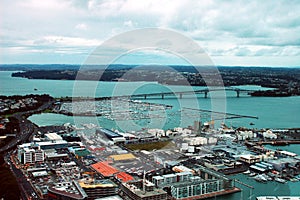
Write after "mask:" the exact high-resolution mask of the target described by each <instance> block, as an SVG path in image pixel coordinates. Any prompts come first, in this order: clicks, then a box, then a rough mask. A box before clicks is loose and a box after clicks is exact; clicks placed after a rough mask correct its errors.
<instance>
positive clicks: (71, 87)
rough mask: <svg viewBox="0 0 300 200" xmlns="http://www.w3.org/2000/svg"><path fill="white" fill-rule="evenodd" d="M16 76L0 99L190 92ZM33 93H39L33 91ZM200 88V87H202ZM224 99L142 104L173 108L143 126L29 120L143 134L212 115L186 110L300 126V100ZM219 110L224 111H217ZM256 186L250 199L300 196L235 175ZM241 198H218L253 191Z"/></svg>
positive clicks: (4, 76)
mask: <svg viewBox="0 0 300 200" xmlns="http://www.w3.org/2000/svg"><path fill="white" fill-rule="evenodd" d="M11 73H12V72H2V71H1V72H0V95H26V94H44V93H46V94H50V95H52V96H54V97H61V96H111V95H123V94H134V93H151V92H161V91H181V90H186V91H188V90H191V87H187V86H164V85H160V84H157V83H153V82H135V83H124V82H121V83H120V82H118V83H116V82H93V81H78V82H75V81H69V80H29V79H23V78H12V77H11V76H10V75H11ZM34 88H36V89H37V90H36V91H35V90H34ZM198 88H201V87H198ZM242 88H247V89H253V88H255V89H262V88H260V87H258V86H242ZM225 95H226V98H224V94H222V93H217V92H216V94H212V96H213V100H212V99H211V98H203V94H198V95H196V96H195V95H185V96H184V98H182V99H179V98H176V97H165V99H161V98H148V99H146V100H144V99H141V100H143V101H148V102H152V103H163V104H169V105H172V106H173V109H172V110H170V111H166V112H162V113H161V115H162V116H163V117H165V118H161V119H151V120H150V121H149V120H140V121H118V122H115V121H111V120H108V119H103V118H93V117H74V118H73V117H69V116H64V115H57V114H41V115H33V116H31V117H30V118H29V119H30V120H31V121H33V122H34V123H36V124H38V125H41V126H45V125H53V124H63V123H68V122H69V123H75V124H77V125H80V124H82V123H95V124H98V125H100V126H102V127H106V128H116V129H122V130H139V129H141V128H142V127H150V128H164V129H167V128H173V127H176V126H188V125H192V124H193V121H194V120H199V117H201V119H202V121H209V120H210V118H211V116H210V115H202V116H199V114H196V115H192V116H191V115H189V114H192V112H191V111H186V112H185V115H182V114H181V113H179V112H178V110H180V109H181V108H183V107H189V108H200V109H208V110H215V111H226V112H228V113H236V114H241V115H251V116H257V117H258V118H259V119H248V118H240V119H234V120H226V123H227V124H228V125H232V126H246V127H251V126H250V125H249V123H254V124H255V125H254V126H253V128H289V127H300V97H299V96H295V97H282V98H269V97H250V96H247V95H245V94H242V95H241V97H240V98H236V94H235V92H226V93H225ZM218 109H220V110H218ZM284 148H285V150H288V151H292V152H295V153H298V154H300V152H299V150H300V148H299V146H298V145H290V146H286V147H284ZM235 177H236V178H237V179H239V180H242V181H244V182H245V183H248V184H250V185H253V186H254V187H255V189H254V191H253V194H255V195H254V196H253V197H252V199H255V198H254V197H255V196H257V195H300V183H299V182H297V183H291V182H289V183H287V184H280V183H276V182H270V183H267V184H261V183H257V182H255V181H254V180H253V179H251V178H248V177H247V176H245V175H237V176H235ZM240 187H241V188H242V189H243V192H242V193H237V194H233V195H228V196H224V197H219V198H217V199H233V200H238V199H250V198H249V194H250V190H249V189H247V188H245V187H243V186H240Z"/></svg>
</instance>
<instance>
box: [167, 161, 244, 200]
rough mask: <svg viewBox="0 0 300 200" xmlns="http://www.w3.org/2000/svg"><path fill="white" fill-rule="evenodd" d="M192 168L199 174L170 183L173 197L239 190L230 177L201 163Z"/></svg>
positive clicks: (200, 195)
mask: <svg viewBox="0 0 300 200" xmlns="http://www.w3.org/2000/svg"><path fill="white" fill-rule="evenodd" d="M194 170H195V172H196V173H197V174H198V175H199V176H188V177H186V178H185V179H183V180H179V181H177V182H175V183H172V184H170V187H169V188H170V193H171V196H172V197H173V198H174V199H184V200H188V199H205V198H210V197H215V196H220V195H224V194H230V193H233V192H238V191H240V189H238V188H236V187H234V182H233V180H232V179H230V178H228V177H226V176H225V175H223V174H221V173H219V172H216V171H213V170H211V169H208V168H206V167H204V166H201V165H196V167H195V169H194ZM163 187H165V186H163Z"/></svg>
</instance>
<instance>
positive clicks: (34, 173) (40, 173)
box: [32, 171, 48, 177]
mask: <svg viewBox="0 0 300 200" xmlns="http://www.w3.org/2000/svg"><path fill="white" fill-rule="evenodd" d="M47 175H48V173H47V172H46V171H39V172H32V176H33V177H40V176H47Z"/></svg>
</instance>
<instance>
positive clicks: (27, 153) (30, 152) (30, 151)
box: [18, 147, 45, 164]
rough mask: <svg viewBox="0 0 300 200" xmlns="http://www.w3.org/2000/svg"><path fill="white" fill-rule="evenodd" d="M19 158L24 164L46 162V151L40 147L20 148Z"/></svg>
mask: <svg viewBox="0 0 300 200" xmlns="http://www.w3.org/2000/svg"><path fill="white" fill-rule="evenodd" d="M18 160H19V161H20V163H22V164H26V163H35V162H44V160H45V153H44V151H43V150H42V149H40V148H39V147H30V148H28V147H25V148H18Z"/></svg>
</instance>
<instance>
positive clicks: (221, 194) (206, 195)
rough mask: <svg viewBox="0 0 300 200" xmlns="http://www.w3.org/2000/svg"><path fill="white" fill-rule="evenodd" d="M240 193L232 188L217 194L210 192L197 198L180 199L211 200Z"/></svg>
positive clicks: (182, 199) (185, 199)
mask: <svg viewBox="0 0 300 200" xmlns="http://www.w3.org/2000/svg"><path fill="white" fill-rule="evenodd" d="M240 191H241V189H240V188H237V187H234V188H232V189H228V190H223V191H218V192H211V193H208V194H202V195H198V196H192V197H186V198H181V200H198V199H199V200H200V199H207V198H212V197H217V196H223V195H227V194H232V193H236V192H240Z"/></svg>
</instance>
